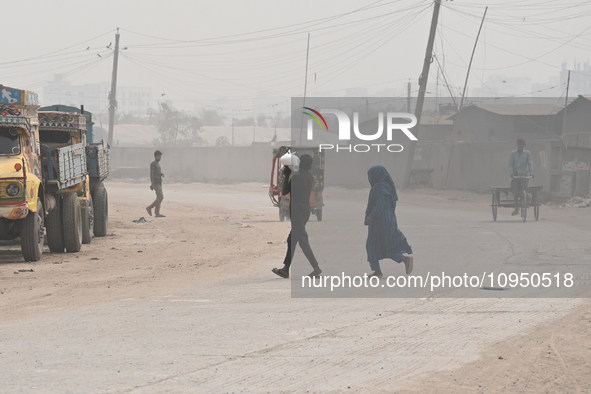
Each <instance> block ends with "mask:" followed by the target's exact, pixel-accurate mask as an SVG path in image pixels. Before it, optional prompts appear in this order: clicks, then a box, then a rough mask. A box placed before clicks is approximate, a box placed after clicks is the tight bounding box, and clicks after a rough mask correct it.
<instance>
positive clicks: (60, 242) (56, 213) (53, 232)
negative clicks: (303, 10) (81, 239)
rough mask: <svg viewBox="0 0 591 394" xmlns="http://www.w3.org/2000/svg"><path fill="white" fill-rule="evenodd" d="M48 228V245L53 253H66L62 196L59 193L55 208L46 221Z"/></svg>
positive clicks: (56, 197)
mask: <svg viewBox="0 0 591 394" xmlns="http://www.w3.org/2000/svg"><path fill="white" fill-rule="evenodd" d="M45 226H46V228H47V246H49V250H50V251H51V253H64V249H65V248H66V244H65V243H64V227H63V224H62V197H61V196H60V195H59V194H58V195H56V196H55V208H53V210H52V211H51V212H49V215H47V220H46V221H45Z"/></svg>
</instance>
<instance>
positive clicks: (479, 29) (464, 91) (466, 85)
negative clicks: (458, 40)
mask: <svg viewBox="0 0 591 394" xmlns="http://www.w3.org/2000/svg"><path fill="white" fill-rule="evenodd" d="M486 11H488V7H486V8H485V9H484V15H482V20H481V21H480V27H479V28H478V34H477V35H476V41H474V48H472V55H471V56H470V63H468V72H467V73H466V81H465V82H464V90H463V91H462V99H461V100H460V108H458V112H460V111H461V110H462V105H463V104H464V97H465V96H466V88H467V87H468V78H469V77H470V69H471V68H472V60H473V59H474V52H476V44H478V38H479V37H480V31H481V30H482V25H483V24H484V18H486Z"/></svg>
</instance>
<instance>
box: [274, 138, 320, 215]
mask: <svg viewBox="0 0 591 394" xmlns="http://www.w3.org/2000/svg"><path fill="white" fill-rule="evenodd" d="M288 153H291V154H293V155H296V156H302V155H310V156H312V158H313V159H314V161H313V162H312V169H311V170H310V174H311V175H312V177H313V178H314V184H313V185H312V191H311V192H310V210H311V213H312V214H313V215H316V218H317V219H318V221H321V220H322V207H323V206H324V199H323V197H322V192H323V191H324V152H321V151H320V150H319V149H318V148H315V147H306V146H292V147H290V146H281V147H278V148H274V149H273V161H272V167H271V181H270V182H269V197H270V198H271V202H272V203H273V206H274V207H278V208H279V220H280V221H284V220H286V219H288V220H289V203H290V199H289V198H290V196H289V193H288V194H286V195H282V193H281V190H282V188H283V182H285V176H284V174H283V166H282V164H281V158H282V157H283V156H284V155H286V154H288Z"/></svg>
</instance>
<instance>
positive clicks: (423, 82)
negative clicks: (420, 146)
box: [403, 0, 441, 189]
mask: <svg viewBox="0 0 591 394" xmlns="http://www.w3.org/2000/svg"><path fill="white" fill-rule="evenodd" d="M440 6H441V0H435V6H434V7H433V17H432V19H431V30H430V31H429V41H428V42H427V50H426V51H425V60H424V62H423V72H422V73H421V76H420V77H419V95H418V97H417V105H416V107H415V116H416V118H417V125H416V126H415V127H414V128H413V134H414V135H415V137H418V135H419V126H420V124H421V114H422V112H423V102H424V101H425V93H426V91H427V79H428V78H429V66H430V65H431V62H432V61H433V43H434V41H435V32H436V30H437V20H438V18H439V8H440ZM416 145H417V142H416V141H410V145H409V147H408V153H407V156H406V166H405V168H404V183H403V188H404V189H407V188H408V187H409V186H410V171H411V170H412V162H413V160H414V157H415V149H416Z"/></svg>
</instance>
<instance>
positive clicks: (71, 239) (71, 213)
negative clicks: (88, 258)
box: [62, 193, 82, 253]
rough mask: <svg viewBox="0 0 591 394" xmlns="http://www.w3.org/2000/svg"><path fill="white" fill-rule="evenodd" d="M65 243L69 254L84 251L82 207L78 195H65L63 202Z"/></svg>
mask: <svg viewBox="0 0 591 394" xmlns="http://www.w3.org/2000/svg"><path fill="white" fill-rule="evenodd" d="M62 216H63V224H64V226H63V229H64V243H65V244H66V251H67V252H68V253H77V252H80V249H82V207H81V206H80V200H79V199H78V195H77V194H76V193H66V194H64V202H63V215H62Z"/></svg>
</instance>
